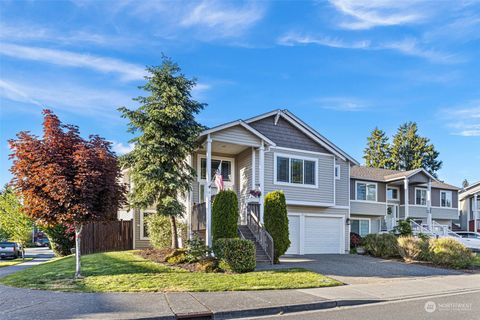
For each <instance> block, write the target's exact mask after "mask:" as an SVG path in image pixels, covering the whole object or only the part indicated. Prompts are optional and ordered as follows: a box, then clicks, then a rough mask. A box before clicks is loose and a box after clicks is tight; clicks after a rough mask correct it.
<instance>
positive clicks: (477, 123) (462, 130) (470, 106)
mask: <svg viewBox="0 0 480 320" xmlns="http://www.w3.org/2000/svg"><path fill="white" fill-rule="evenodd" d="M442 115H443V118H444V119H445V120H446V121H447V125H448V126H449V127H451V128H452V129H453V130H454V131H453V134H454V135H460V136H464V137H480V100H475V101H471V102H469V103H467V104H466V105H465V106H463V107H451V108H447V109H444V110H443V111H442Z"/></svg>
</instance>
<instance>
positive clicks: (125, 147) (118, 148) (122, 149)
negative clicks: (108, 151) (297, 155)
mask: <svg viewBox="0 0 480 320" xmlns="http://www.w3.org/2000/svg"><path fill="white" fill-rule="evenodd" d="M110 142H111V143H112V150H113V151H115V153H116V154H118V155H122V154H126V153H129V152H130V151H132V150H133V147H134V146H135V145H134V144H133V143H128V144H123V143H122V142H117V141H110Z"/></svg>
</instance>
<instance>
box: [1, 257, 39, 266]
mask: <svg viewBox="0 0 480 320" xmlns="http://www.w3.org/2000/svg"><path fill="white" fill-rule="evenodd" d="M32 259H33V258H25V259H22V258H17V259H12V260H0V268H3V267H10V266H14V265H16V264H20V263H24V262H27V261H31V260H32Z"/></svg>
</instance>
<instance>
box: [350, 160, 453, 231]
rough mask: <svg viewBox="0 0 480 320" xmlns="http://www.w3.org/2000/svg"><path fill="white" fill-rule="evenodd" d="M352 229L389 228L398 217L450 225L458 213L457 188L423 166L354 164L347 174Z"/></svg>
mask: <svg viewBox="0 0 480 320" xmlns="http://www.w3.org/2000/svg"><path fill="white" fill-rule="evenodd" d="M350 181H351V182H350V189H351V190H350V215H351V220H352V222H351V225H352V228H351V229H352V232H356V233H358V234H360V235H362V236H363V235H365V234H368V233H377V232H381V231H390V230H392V229H393V228H394V227H395V226H396V225H397V223H398V220H400V219H402V220H404V219H407V218H409V217H410V218H413V219H414V221H415V222H416V223H417V224H418V225H425V226H426V227H427V228H430V230H432V228H433V226H434V225H437V226H438V225H442V226H448V227H449V228H451V227H452V221H454V220H457V219H458V217H459V209H458V190H459V188H457V187H455V186H452V185H450V184H447V183H444V182H441V181H439V180H437V179H436V178H434V177H433V176H431V175H430V174H428V172H426V171H425V170H423V169H417V170H411V171H396V170H386V169H379V168H368V167H363V166H354V167H352V168H351V176H350Z"/></svg>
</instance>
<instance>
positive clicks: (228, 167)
mask: <svg viewBox="0 0 480 320" xmlns="http://www.w3.org/2000/svg"><path fill="white" fill-rule="evenodd" d="M219 167H220V172H221V173H222V178H223V181H227V182H229V181H232V180H233V179H232V162H231V161H228V160H219V159H212V177H211V179H213V177H214V176H215V172H216V171H217V169H219ZM200 179H201V180H206V179H207V159H205V158H201V160H200Z"/></svg>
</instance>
